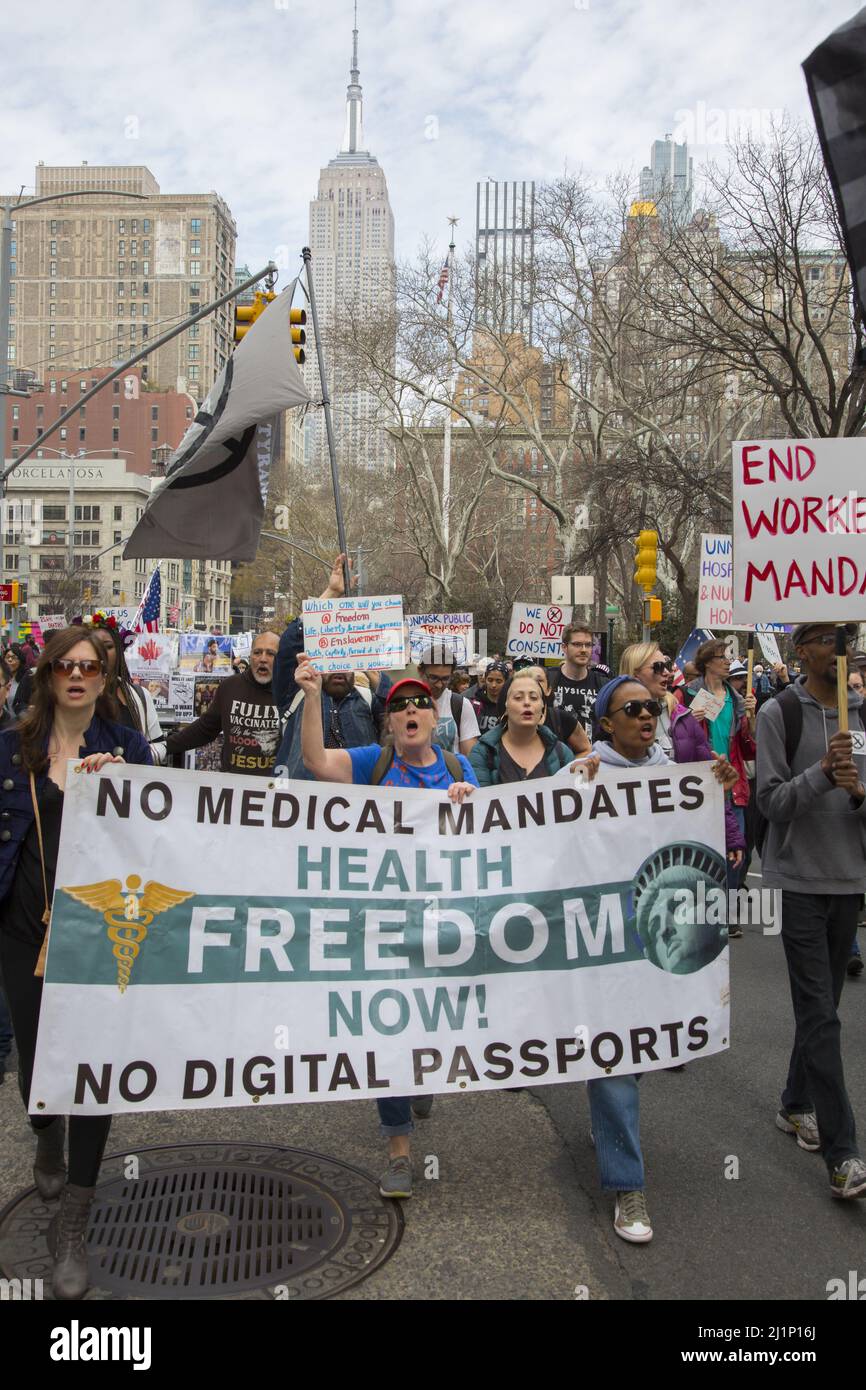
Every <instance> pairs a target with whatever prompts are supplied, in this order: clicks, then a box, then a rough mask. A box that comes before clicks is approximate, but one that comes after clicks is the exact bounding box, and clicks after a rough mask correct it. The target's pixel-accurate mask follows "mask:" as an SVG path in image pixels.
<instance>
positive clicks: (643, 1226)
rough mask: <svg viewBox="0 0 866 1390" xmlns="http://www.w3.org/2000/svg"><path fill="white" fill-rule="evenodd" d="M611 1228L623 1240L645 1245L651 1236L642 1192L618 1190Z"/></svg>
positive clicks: (651, 1230) (651, 1229)
mask: <svg viewBox="0 0 866 1390" xmlns="http://www.w3.org/2000/svg"><path fill="white" fill-rule="evenodd" d="M613 1229H614V1230H615V1231H616V1233H617V1235H618V1236H621V1237H622V1239H623V1240H630V1241H632V1243H633V1244H635V1245H646V1243H647V1241H649V1240H652V1238H653V1228H652V1226H651V1225H650V1219H649V1212H648V1211H647V1207H646V1198H645V1197H644V1194H643V1193H642V1192H618V1193H617V1194H616V1209H615V1211H614V1214H613Z"/></svg>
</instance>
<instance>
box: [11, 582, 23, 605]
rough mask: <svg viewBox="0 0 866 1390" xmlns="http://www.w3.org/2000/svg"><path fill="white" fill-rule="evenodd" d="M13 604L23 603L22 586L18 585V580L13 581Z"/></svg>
mask: <svg viewBox="0 0 866 1390" xmlns="http://www.w3.org/2000/svg"><path fill="white" fill-rule="evenodd" d="M12 602H13V603H19V604H20V602H21V585H20V584H19V583H18V580H17V579H13V581H12Z"/></svg>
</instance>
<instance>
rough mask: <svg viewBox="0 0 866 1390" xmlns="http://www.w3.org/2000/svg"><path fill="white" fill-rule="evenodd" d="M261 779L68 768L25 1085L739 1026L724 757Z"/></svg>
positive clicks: (595, 1057) (407, 1058) (304, 1096)
mask: <svg viewBox="0 0 866 1390" xmlns="http://www.w3.org/2000/svg"><path fill="white" fill-rule="evenodd" d="M252 781H253V779H251V778H249V777H243V776H238V775H231V774H224V775H221V776H214V775H213V774H211V773H195V774H190V773H187V772H181V771H176V770H173V769H167V768H149V767H136V766H124V767H123V768H119V767H112V768H111V770H110V771H108V770H107V769H106V770H104V771H103V772H101V773H98V774H95V775H93V776H91V777H75V776H73V775H72V774H70V776H69V779H68V781H67V791H66V797H67V805H66V807H65V808H64V816H63V828H62V832H61V840H60V852H59V856H58V862H57V876H56V885H57V886H56V890H55V895H54V905H53V910H52V919H51V937H50V944H49V949H48V959H47V964H46V973H45V983H44V988H43V994H42V1004H41V1011H40V1018H39V1039H38V1045H37V1054H36V1066H35V1072H34V1077H33V1084H32V1087H31V1091H30V1098H31V1106H32V1109H33V1111H34V1113H44V1114H50V1115H58V1114H74V1115H109V1114H112V1113H114V1112H119V1111H134V1112H136V1111H137V1112H140V1111H143V1110H176V1109H188V1110H195V1109H210V1108H213V1107H230V1106H249V1105H250V1104H251V1103H252V1101H253V1100H255V1101H258V1102H259V1103H260V1104H261V1105H262V1106H263V1107H264V1106H267V1105H284V1104H286V1102H288V1101H291V1102H313V1101H329V1102H330V1101H340V1100H351V1099H358V1098H360V1097H378V1098H381V1097H383V1096H413V1095H424V1094H428V1095H429V1094H430V1093H435V1092H440V1093H446V1094H454V1095H457V1094H466V1093H467V1092H469V1091H479V1090H494V1089H501V1088H503V1087H509V1086H514V1085H522V1084H528V1082H529V1079H530V1078H531V1084H532V1085H533V1086H538V1085H552V1084H561V1083H564V1082H574V1081H585V1080H589V1079H591V1078H594V1077H604V1076H610V1075H623V1074H628V1073H635V1072H642V1071H655V1070H660V1069H663V1068H666V1067H670V1066H671V1065H675V1064H677V1063H679V1062H689V1061H692V1060H693V1059H695V1058H698V1057H706V1056H709V1055H711V1054H713V1053H716V1052H721V1051H723V1050H724V1049H725V1048H726V1047H727V1046H728V1038H729V1036H730V1030H729V1005H728V997H729V988H728V957H729V950H728V944H727V930H726V928H725V921H726V909H727V892H726V888H725V835H724V800H723V792H722V788H721V786H720V785H719V783H718V782H717V781H716V779H715V778H714V777H713V775H712V773H711V771H710V769H709V766H708V764H706V763H689V764H679V765H674V764H672V765H668V766H663V767H654V768H649V769H637V768H629V769H628V776H627V777H625V776H623V772H622V769H620V768H606V767H602V769H601V771H600V772H599V774H598V778H597V780H596V781H595V782H593V783H590V784H586V783H584V782H582V781H578V780H576V779H575V777H574V776H573V775H572V774H571V773H570V772H569V771H568V769H565V770H564V771H563V772H562V773H560V774H559V775H558V776H555V777H547V778H543V779H541V780H540V781H538V782H535V783H530V784H526V783H524V784H519V785H516V786H502V787H490V788H483V789H481V790H477V791H476V792H475V793H474V795H473V796H472V797H471V798H470V799H469V800H468V801H467V802H465V803H464V804H463V805H462V806H460V807H457V806H454V805H453V804H452V803H451V802H450V801H449V800H448V797H447V794H446V793H444V792H442V793H438V792H430V791H417V790H414V789H407V788H402V787H383V786H379V787H375V788H370V787H365V786H345V785H341V786H329V785H328V784H325V783H307V782H288V781H280V780H274V781H270V782H268V781H267V780H262V779H257V784H256V785H255V786H251V782H252ZM155 817H158V828H157V830H156V832H155V831H154V818H155ZM575 1020H577V1023H576V1022H575ZM275 1024H285V1025H286V1027H285V1028H284V1029H278V1030H277V1032H278V1033H281V1034H282V1041H280V1040H278V1041H277V1042H276V1043H275V1031H274V1029H275Z"/></svg>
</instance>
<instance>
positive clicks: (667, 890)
mask: <svg viewBox="0 0 866 1390" xmlns="http://www.w3.org/2000/svg"><path fill="white" fill-rule="evenodd" d="M725 883H726V876H725V864H724V860H723V859H722V857H721V856H720V855H719V854H717V853H716V852H715V851H714V850H710V849H706V848H705V847H704V846H703V845H669V846H667V847H666V848H665V849H664V850H660V851H658V853H656V854H654V855H652V856H651V858H650V859H648V860H647V861H646V862H645V863H644V864H643V865H641V868H640V869H639V870H638V873H637V875H636V876H635V890H634V911H635V924H636V927H637V933H638V936H639V938H640V942H641V945H642V947H643V952H644V955H645V957H646V959H647V960H648V961H650V962H651V963H652V964H653V965H655V966H657V967H658V969H659V970H667V971H669V972H670V973H671V974H672V975H690V974H692V973H693V972H694V971H696V970H702V969H703V967H704V966H705V965H709V964H710V962H711V961H714V960H715V959H716V957H717V956H718V955H720V953H721V952H722V951H723V950H724V948H725V946H726V945H727V941H728V928H727V914H726V894H725Z"/></svg>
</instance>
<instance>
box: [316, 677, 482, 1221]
mask: <svg viewBox="0 0 866 1390" xmlns="http://www.w3.org/2000/svg"><path fill="white" fill-rule="evenodd" d="M295 680H296V681H297V684H298V686H299V688H300V689H301V690H303V692H304V702H303V715H302V721H303V722H302V724H301V752H302V755H303V759H304V765H305V766H306V768H307V771H308V772H310V773H312V775H313V777H314V778H315V779H316V781H318V782H343V783H354V784H355V785H360V786H383V787H415V788H430V789H436V790H443V791H444V790H447V792H448V796H449V798H450V799H451V800H452V801H455V802H457V803H458V804H459V803H460V802H461V801H464V800H465V799H466V797H467V796H470V795H471V793H472V792H473V790H474V789H475V787H477V785H478V782H477V779H476V777H475V773H474V772H473V770H472V768H471V767H470V765H469V762H468V760H467V759H466V758H465V757H464V756H463V754H462V753H451V752H450V751H445V750H444V749H442V748H440V747H439V746H438V744H436V745H434V743H433V735H434V734H435V732H436V724H437V720H438V718H439V714H438V710H437V708H436V704H435V702H434V699H433V695H432V692H431V690H430V687H429V685H427V683H426V682H425V681H422V680H419V679H418V678H417V677H415V678H413V679H407V680H402V681H397V683H396V685H393V686H392V687H391V689H390V690H389V692H388V697H387V700H386V704H385V712H386V718H387V723H388V735H387V737H388V739H389V740H390V743H386V744H385V745H382V744H378V743H371V744H369V745H367V746H366V747H362V748H326V747H325V739H324V733H323V729H322V677H321V675H320V674H319V672H318V671H316V670H315V669H314V668H313V666H312V665H311V663H310V658H309V657H308V656H307V655H306V653H302V654H301V655H300V656H299V657H298V665H297V669H296V671H295ZM376 1104H377V1105H378V1107H379V1123H380V1129H381V1133H382V1135H383V1137H384V1138H386V1139H387V1140H388V1168H387V1171H386V1172H385V1173H384V1174H383V1175H382V1178H381V1179H380V1182H379V1191H380V1193H381V1194H382V1196H383V1197H394V1198H397V1197H411V1196H412V1163H411V1160H410V1157H409V1136H410V1134H411V1133H412V1131H413V1129H414V1125H413V1123H412V1111H413V1110H414V1112H415V1114H416V1115H418V1116H426V1115H429V1114H430V1110H431V1108H432V1099H431V1098H430V1097H421V1098H420V1100H414V1101H410V1100H408V1099H407V1098H406V1097H403V1096H389V1097H388V1099H387V1100H380V1101H377V1102H376Z"/></svg>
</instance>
